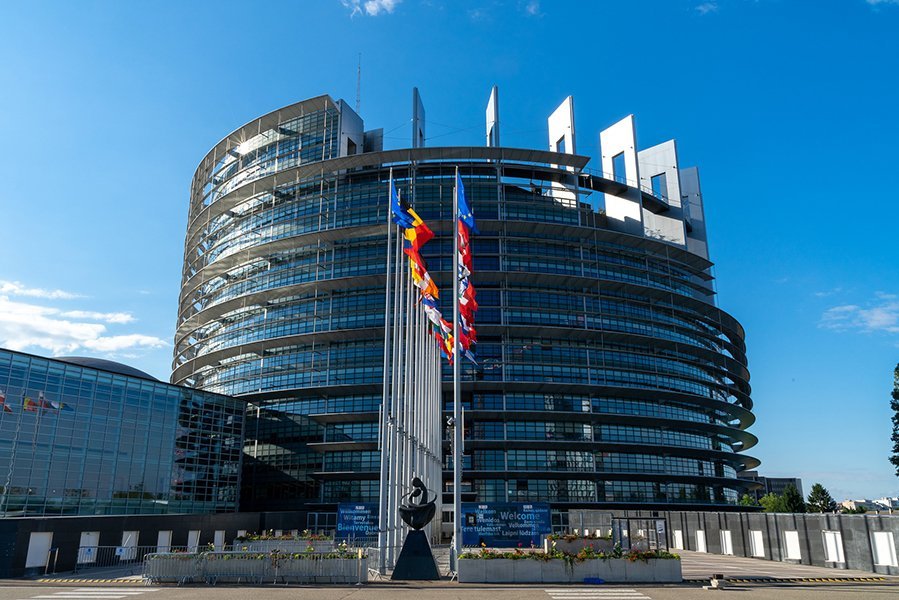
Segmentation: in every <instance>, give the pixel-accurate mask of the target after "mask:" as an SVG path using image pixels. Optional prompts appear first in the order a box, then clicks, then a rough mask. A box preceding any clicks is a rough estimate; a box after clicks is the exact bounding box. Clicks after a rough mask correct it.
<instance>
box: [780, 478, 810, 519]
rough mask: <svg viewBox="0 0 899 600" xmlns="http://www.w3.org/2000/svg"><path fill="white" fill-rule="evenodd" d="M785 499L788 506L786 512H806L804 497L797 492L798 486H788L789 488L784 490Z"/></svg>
mask: <svg viewBox="0 0 899 600" xmlns="http://www.w3.org/2000/svg"><path fill="white" fill-rule="evenodd" d="M783 499H784V504H786V506H787V511H786V512H791V513H804V512H805V501H803V499H802V496H800V495H799V490H797V489H796V486H795V485H793V484H792V483H791V484H788V485H787V487H785V488H784V493H783Z"/></svg>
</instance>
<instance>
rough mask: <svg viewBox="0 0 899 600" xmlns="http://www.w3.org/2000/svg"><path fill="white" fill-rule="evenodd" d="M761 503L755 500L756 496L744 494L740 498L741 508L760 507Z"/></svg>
mask: <svg viewBox="0 0 899 600" xmlns="http://www.w3.org/2000/svg"><path fill="white" fill-rule="evenodd" d="M758 505H759V501H758V500H756V499H755V497H754V496H750V495H749V494H743V495H742V496H740V506H747V507H749V506H758Z"/></svg>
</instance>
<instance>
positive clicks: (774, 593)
mask: <svg viewBox="0 0 899 600" xmlns="http://www.w3.org/2000/svg"><path fill="white" fill-rule="evenodd" d="M259 597H264V598H265V599H266V600H269V599H271V600H280V599H284V600H287V599H290V600H297V599H302V600H482V599H485V598H486V599H489V600H710V599H711V600H714V599H715V598H717V597H722V598H734V599H740V600H762V599H769V598H770V599H776V600H842V599H848V600H868V599H871V600H881V599H882V600H888V599H889V600H895V599H897V598H899V585H897V584H894V583H886V584H884V583H866V584H799V585H787V584H777V585H744V586H732V587H729V588H728V589H726V590H724V591H707V590H703V589H702V588H701V587H700V586H696V585H690V586H688V585H680V586H659V587H654V586H619V585H609V586H604V585H603V586H590V587H587V586H559V585H555V586H546V585H542V586H514V587H513V586H504V585H496V586H485V585H465V584H457V583H436V584H428V585H419V584H408V585H401V584H379V583H375V584H370V585H367V586H358V587H357V586H347V587H338V586H320V587H305V586H291V587H274V586H266V587H244V586H233V587H232V586H218V587H206V586H191V587H145V586H141V585H128V586H115V585H108V586H106V585H92V586H56V587H48V586H38V585H28V586H17V585H3V586H0V600H101V599H112V600H128V599H131V598H133V599H135V600H207V599H208V600H242V599H245V598H259Z"/></svg>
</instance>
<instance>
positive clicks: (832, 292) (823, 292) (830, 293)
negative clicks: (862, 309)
mask: <svg viewBox="0 0 899 600" xmlns="http://www.w3.org/2000/svg"><path fill="white" fill-rule="evenodd" d="M842 291H843V288H841V287H835V288H833V289H829V290H821V291H819V292H815V293H814V295H815V297H816V298H827V297H828V296H835V295H837V294H839V293H840V292H842Z"/></svg>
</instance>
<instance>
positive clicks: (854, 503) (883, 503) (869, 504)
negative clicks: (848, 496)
mask: <svg viewBox="0 0 899 600" xmlns="http://www.w3.org/2000/svg"><path fill="white" fill-rule="evenodd" d="M840 506H842V507H843V508H846V509H849V510H858V509H859V508H864V509H865V510H866V511H868V512H893V511H894V510H899V498H895V497H887V496H885V497H883V498H877V499H876V500H868V499H862V500H843V501H842V502H840Z"/></svg>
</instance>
